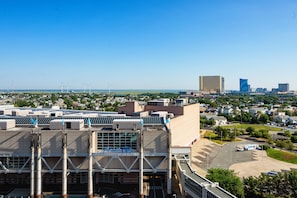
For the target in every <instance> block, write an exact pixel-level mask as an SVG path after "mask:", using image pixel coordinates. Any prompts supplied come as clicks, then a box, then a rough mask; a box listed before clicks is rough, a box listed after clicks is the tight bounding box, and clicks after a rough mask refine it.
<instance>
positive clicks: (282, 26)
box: [0, 0, 297, 90]
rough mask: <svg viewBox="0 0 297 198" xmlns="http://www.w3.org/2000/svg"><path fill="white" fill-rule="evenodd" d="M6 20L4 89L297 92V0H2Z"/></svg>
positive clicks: (0, 17) (0, 55)
mask: <svg viewBox="0 0 297 198" xmlns="http://www.w3.org/2000/svg"><path fill="white" fill-rule="evenodd" d="M0 23H1V26H0V46H1V47H0V68H1V74H2V75H1V78H0V89H12V88H14V89H61V86H64V87H65V88H66V87H67V88H68V89H85V88H86V89H181V90H198V89H199V76H203V75H221V76H223V77H224V78H225V89H226V90H238V89H239V78H247V79H248V80H249V84H250V85H251V87H252V88H257V87H263V88H268V89H271V88H275V87H277V86H278V83H289V84H290V90H297V78H296V77H295V76H296V72H297V55H296V52H297V36H296V35H297V1H296V0H282V1H279V0H262V1H258V0H250V1H237V0H226V1H220V0H213V1H192V0H186V1H178V0H162V1H157V0H152V1H139V0H125V1H120V0H109V1H65V0H62V1H57V0H44V1H30V0H28V1H21V0H13V1H12V0H2V1H0Z"/></svg>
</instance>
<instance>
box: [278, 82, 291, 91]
mask: <svg viewBox="0 0 297 198" xmlns="http://www.w3.org/2000/svg"><path fill="white" fill-rule="evenodd" d="M278 91H279V92H288V91H289V84H288V83H279V84H278Z"/></svg>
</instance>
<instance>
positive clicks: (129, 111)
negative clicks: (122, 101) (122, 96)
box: [118, 101, 144, 116]
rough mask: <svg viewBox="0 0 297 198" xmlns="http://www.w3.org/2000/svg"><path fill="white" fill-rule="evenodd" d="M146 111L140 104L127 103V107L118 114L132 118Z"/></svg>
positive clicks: (120, 108)
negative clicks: (134, 114) (136, 113)
mask: <svg viewBox="0 0 297 198" xmlns="http://www.w3.org/2000/svg"><path fill="white" fill-rule="evenodd" d="M140 111H144V106H142V105H139V103H138V102H136V101H133V102H126V105H125V106H122V107H119V108H118V113H125V114H126V115H128V116H132V115H133V113H134V112H140Z"/></svg>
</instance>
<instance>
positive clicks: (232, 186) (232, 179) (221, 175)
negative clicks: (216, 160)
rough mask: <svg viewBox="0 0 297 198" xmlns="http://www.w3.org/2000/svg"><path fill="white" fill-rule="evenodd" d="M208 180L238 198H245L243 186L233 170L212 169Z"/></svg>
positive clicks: (208, 172) (207, 176)
mask: <svg viewBox="0 0 297 198" xmlns="http://www.w3.org/2000/svg"><path fill="white" fill-rule="evenodd" d="M206 178H207V179H209V180H210V181H212V182H219V185H220V186H221V187H222V188H223V189H225V190H226V191H228V192H231V193H232V194H234V195H235V196H237V197H244V189H243V184H242V182H241V180H240V178H239V177H238V176H236V174H235V172H234V171H233V170H227V169H221V168H211V169H209V170H208V171H207V175H206Z"/></svg>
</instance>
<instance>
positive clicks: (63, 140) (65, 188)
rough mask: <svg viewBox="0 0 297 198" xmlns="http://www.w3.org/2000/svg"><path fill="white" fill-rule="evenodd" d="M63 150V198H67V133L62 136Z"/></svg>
mask: <svg viewBox="0 0 297 198" xmlns="http://www.w3.org/2000/svg"><path fill="white" fill-rule="evenodd" d="M62 150H63V161H62V166H63V169H62V198H66V197H67V196H68V195H67V133H65V132H63V136H62Z"/></svg>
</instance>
